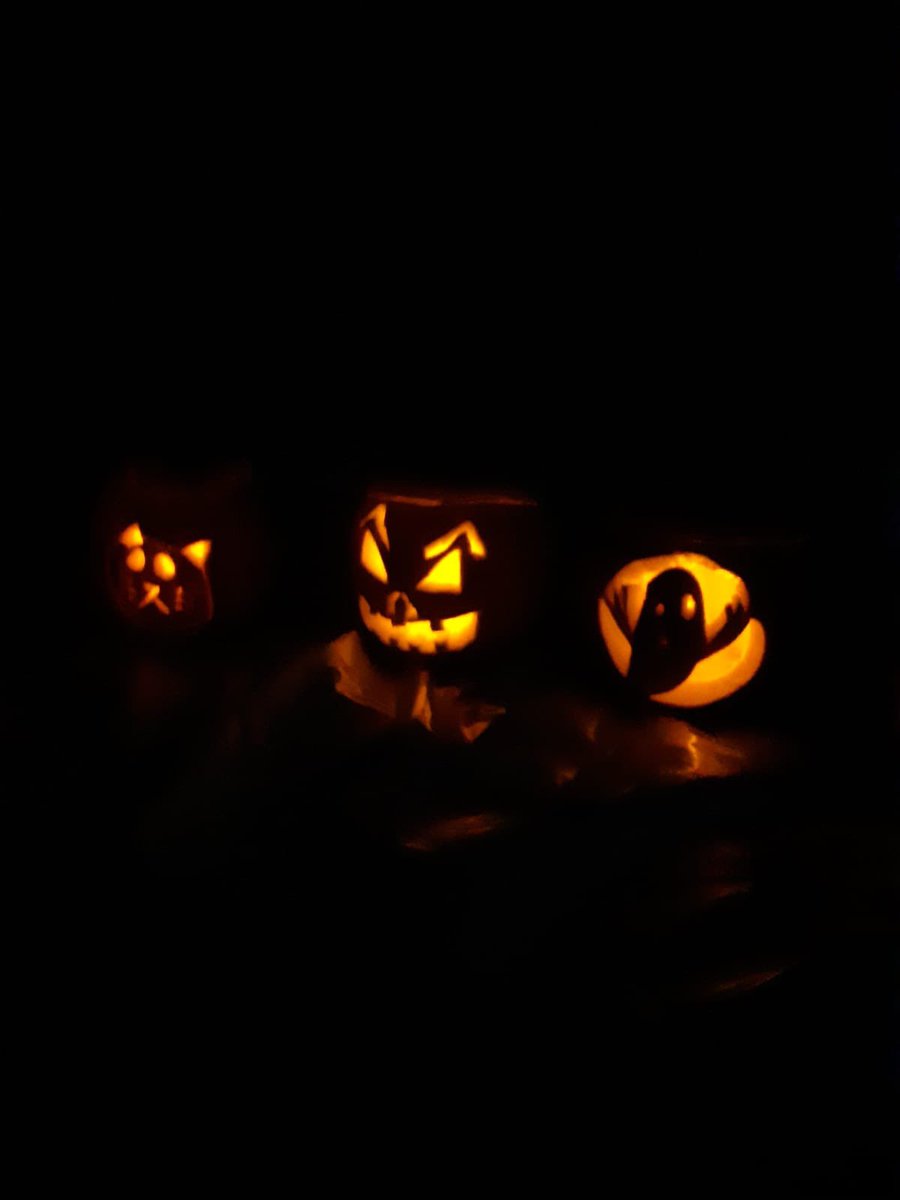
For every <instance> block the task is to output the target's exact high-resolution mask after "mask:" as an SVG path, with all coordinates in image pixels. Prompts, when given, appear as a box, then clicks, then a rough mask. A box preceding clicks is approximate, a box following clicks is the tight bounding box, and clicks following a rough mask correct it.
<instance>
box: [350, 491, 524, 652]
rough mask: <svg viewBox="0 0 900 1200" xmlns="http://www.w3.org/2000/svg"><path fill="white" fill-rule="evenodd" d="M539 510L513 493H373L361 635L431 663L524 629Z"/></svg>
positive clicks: (360, 578) (365, 528) (360, 582)
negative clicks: (511, 494) (536, 517)
mask: <svg viewBox="0 0 900 1200" xmlns="http://www.w3.org/2000/svg"><path fill="white" fill-rule="evenodd" d="M535 510H536V506H535V504H534V502H533V501H531V500H528V499H525V498H514V497H509V496H499V495H487V496H485V495H453V496H448V495H443V496H438V495H433V496H429V495H417V494H405V493H404V494H397V493H386V492H372V493H370V494H369V496H368V497H367V499H366V503H365V504H364V506H363V509H362V512H361V516H360V518H359V521H358V525H357V530H356V534H357V537H356V541H355V566H356V584H357V593H358V606H359V615H360V619H361V621H362V624H363V626H364V627H365V629H366V630H367V631H368V632H369V634H371V635H372V637H373V638H375V639H376V640H377V641H378V642H380V643H381V644H382V645H383V646H387V647H390V648H392V649H393V650H397V651H400V652H401V653H408V654H412V655H417V654H418V655H426V656H428V657H429V658H432V659H433V658H436V657H438V656H443V655H448V654H449V655H453V654H456V653H457V652H459V651H462V650H468V649H470V648H471V649H475V648H483V647H484V646H485V645H486V644H489V643H491V642H494V641H496V640H498V639H500V638H502V637H503V636H505V635H509V634H512V633H514V632H516V631H518V629H520V628H521V626H522V624H523V623H524V619H525V617H526V614H527V613H528V611H529V609H530V608H531V606H532V602H533V600H534V591H535V588H534V582H533V579H534V569H535V566H536V558H537V554H538V550H537V539H536V538H535V537H534V536H533V535H534V533H535V524H534V515H535Z"/></svg>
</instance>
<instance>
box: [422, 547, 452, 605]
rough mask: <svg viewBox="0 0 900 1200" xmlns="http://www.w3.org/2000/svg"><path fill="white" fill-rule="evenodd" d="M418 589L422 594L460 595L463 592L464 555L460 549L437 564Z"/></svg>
mask: <svg viewBox="0 0 900 1200" xmlns="http://www.w3.org/2000/svg"><path fill="white" fill-rule="evenodd" d="M416 587H417V588H418V589H419V591H420V592H455V593H456V594H457V595H459V593H460V592H461V591H462V553H461V551H460V550H459V547H457V548H456V550H451V551H450V553H449V554H445V555H444V557H443V558H442V559H440V560H439V561H438V562H436V563H435V564H434V566H433V567H432V568H431V570H430V571H429V572H428V574H427V575H426V576H425V578H424V579H421V580H420V581H419V582H418V583H417V584H416Z"/></svg>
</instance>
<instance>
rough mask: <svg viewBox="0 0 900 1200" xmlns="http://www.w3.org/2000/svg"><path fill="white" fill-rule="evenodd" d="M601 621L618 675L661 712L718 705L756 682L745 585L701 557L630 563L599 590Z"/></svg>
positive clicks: (756, 626) (755, 633)
mask: <svg viewBox="0 0 900 1200" xmlns="http://www.w3.org/2000/svg"><path fill="white" fill-rule="evenodd" d="M598 617H599V622H600V632H601V633H602V635H603V640H604V642H605V644H606V648H607V650H608V651H609V655H610V657H611V658H612V661H613V663H614V664H615V666H616V669H617V670H618V671H619V673H620V674H621V675H624V676H625V678H626V679H627V680H628V682H629V683H630V684H631V685H632V686H633V687H634V688H635V689H636V690H637V691H639V692H641V693H642V694H643V695H645V696H649V697H650V699H651V700H656V701H658V702H659V703H661V704H672V705H676V706H678V707H683V708H692V707H697V706H699V705H704V704H711V703H713V701H715V700H722V699H724V698H725V697H726V696H730V695H732V694H733V693H734V692H736V691H737V690H738V688H741V687H743V686H744V684H746V683H748V682H749V680H751V679H752V678H753V676H754V675H755V674H756V672H757V671H758V670H759V666H760V664H761V663H762V660H763V656H764V655H765V649H766V637H765V632H764V630H763V627H762V625H761V623H760V622H759V621H758V620H756V619H755V618H754V617H751V615H750V594H749V592H748V590H747V586H746V584H745V583H744V581H743V580H742V579H740V578H739V577H738V576H737V575H735V574H734V573H733V572H731V571H727V570H725V568H723V567H720V566H719V565H718V564H717V563H715V562H713V561H712V559H709V558H705V557H704V556H703V555H700V554H693V553H690V554H667V555H663V556H660V557H656V558H644V559H640V560H638V561H637V562H633V563H629V564H628V566H626V567H623V568H622V569H621V570H620V571H618V572H617V574H616V575H614V576H613V578H612V579H611V580H610V582H609V583H608V584H607V586H606V588H605V589H604V591H603V594H602V595H601V597H600V600H599V602H598Z"/></svg>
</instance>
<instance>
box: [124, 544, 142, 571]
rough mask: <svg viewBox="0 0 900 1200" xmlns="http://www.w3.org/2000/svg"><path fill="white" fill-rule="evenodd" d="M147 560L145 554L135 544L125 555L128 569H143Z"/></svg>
mask: <svg viewBox="0 0 900 1200" xmlns="http://www.w3.org/2000/svg"><path fill="white" fill-rule="evenodd" d="M146 562H147V559H146V556H145V555H144V552H143V550H142V549H141V548H140V546H135V548H134V549H133V550H129V551H128V554H127V555H126V556H125V566H126V567H127V568H128V570H129V571H143V569H144V566H145V564H146Z"/></svg>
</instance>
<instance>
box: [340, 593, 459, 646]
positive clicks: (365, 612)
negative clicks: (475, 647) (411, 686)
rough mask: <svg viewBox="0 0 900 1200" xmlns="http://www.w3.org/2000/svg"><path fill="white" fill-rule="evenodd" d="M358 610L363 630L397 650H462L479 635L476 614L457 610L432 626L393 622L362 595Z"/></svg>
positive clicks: (411, 622)
mask: <svg viewBox="0 0 900 1200" xmlns="http://www.w3.org/2000/svg"><path fill="white" fill-rule="evenodd" d="M359 613H360V616H361V617H362V619H363V624H364V625H365V627H366V629H368V630H370V631H371V632H372V633H374V634H375V636H376V637H377V638H378V640H379V641H381V642H384V644H385V646H396V647H397V649H398V650H418V651H419V653H420V654H437V652H438V651H439V650H462V648H463V647H464V646H468V645H469V643H470V642H473V641H474V640H475V638H476V636H477V634H478V613H477V612H468V613H460V615H459V616H458V617H444V619H443V621H439V622H436V625H437V628H433V627H432V623H431V621H406V622H404V623H403V624H402V625H395V624H394V623H393V622H392V621H391V620H390V618H388V617H384V616H382V615H381V613H376V612H373V611H372V609H371V608H370V607H369V604H368V602H367V601H366V598H365V597H364V596H360V598H359Z"/></svg>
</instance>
